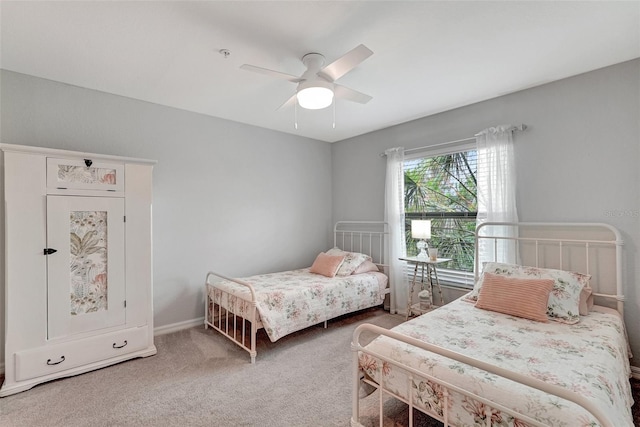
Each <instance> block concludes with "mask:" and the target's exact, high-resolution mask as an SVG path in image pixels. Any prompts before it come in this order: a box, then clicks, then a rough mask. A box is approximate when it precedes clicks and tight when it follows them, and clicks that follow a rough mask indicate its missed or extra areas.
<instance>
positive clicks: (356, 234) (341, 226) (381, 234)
mask: <svg viewBox="0 0 640 427" xmlns="http://www.w3.org/2000/svg"><path fill="white" fill-rule="evenodd" d="M388 236H389V225H388V224H387V223H386V222H384V221H338V222H336V224H335V226H334V227H333V245H334V246H337V247H339V248H340V249H342V250H345V251H349V252H360V253H363V254H366V255H369V256H370V257H371V259H372V260H373V262H374V263H375V264H378V265H379V266H381V267H388V262H389V261H388V257H387V238H388Z"/></svg>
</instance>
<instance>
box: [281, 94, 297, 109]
mask: <svg viewBox="0 0 640 427" xmlns="http://www.w3.org/2000/svg"><path fill="white" fill-rule="evenodd" d="M295 103H296V94H295V93H294V94H293V95H292V96H291V98H289V99H287V100H286V101H285V102H284V104H282V105H281V106H279V107H278V110H282V109H283V108H287V107H290V106H292V105H293V104H295Z"/></svg>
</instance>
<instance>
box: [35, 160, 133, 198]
mask: <svg viewBox="0 0 640 427" xmlns="http://www.w3.org/2000/svg"><path fill="white" fill-rule="evenodd" d="M47 187H49V188H77V189H84V190H107V191H124V165H123V164H121V163H109V162H102V161H95V162H94V161H92V160H91V159H85V160H73V159H54V158H48V159H47Z"/></svg>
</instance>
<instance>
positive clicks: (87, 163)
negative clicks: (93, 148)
mask: <svg viewBox="0 0 640 427" xmlns="http://www.w3.org/2000/svg"><path fill="white" fill-rule="evenodd" d="M92 163H93V162H92V161H91V160H90V159H84V164H85V165H87V167H89V166H91V164H92Z"/></svg>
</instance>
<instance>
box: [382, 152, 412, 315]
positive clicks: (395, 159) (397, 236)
mask: <svg viewBox="0 0 640 427" xmlns="http://www.w3.org/2000/svg"><path fill="white" fill-rule="evenodd" d="M385 154H386V155H387V175H386V181H385V198H384V200H385V203H384V220H385V221H386V222H387V224H389V239H388V251H387V254H388V256H389V260H388V264H389V280H390V281H391V285H392V286H391V294H390V307H389V308H390V312H391V313H392V314H393V313H395V312H396V311H397V309H398V308H399V307H400V308H402V307H406V305H407V293H408V292H409V291H408V286H407V279H406V275H405V272H404V263H403V262H401V261H399V260H398V258H399V257H403V256H405V255H406V250H407V249H406V244H405V230H404V148H403V147H395V148H389V149H388V150H386V151H385Z"/></svg>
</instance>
